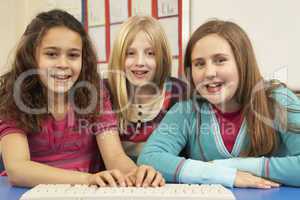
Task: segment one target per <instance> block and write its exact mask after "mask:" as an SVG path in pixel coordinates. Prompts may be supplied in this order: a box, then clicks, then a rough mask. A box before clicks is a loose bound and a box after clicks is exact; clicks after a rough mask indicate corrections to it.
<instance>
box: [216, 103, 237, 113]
mask: <svg viewBox="0 0 300 200" xmlns="http://www.w3.org/2000/svg"><path fill="white" fill-rule="evenodd" d="M214 106H215V107H216V108H217V109H218V110H220V111H221V112H222V113H232V112H236V111H238V110H240V109H241V105H240V104H239V103H237V102H235V101H234V102H230V103H220V104H214Z"/></svg>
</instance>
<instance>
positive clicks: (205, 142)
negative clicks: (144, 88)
mask: <svg viewBox="0 0 300 200" xmlns="http://www.w3.org/2000/svg"><path fill="white" fill-rule="evenodd" d="M272 97H273V98H274V99H275V100H276V101H277V102H278V103H279V104H280V105H281V106H283V107H284V108H289V109H292V110H294V112H288V114H287V115H288V116H287V121H288V124H290V125H291V126H293V127H300V100H299V99H298V98H297V96H296V95H295V94H294V93H293V92H292V91H290V90H289V89H287V88H285V87H280V88H277V89H275V90H274V91H273V92H272ZM195 105H196V106H200V105H199V104H194V105H193V102H192V101H191V100H190V101H185V102H181V103H177V104H176V105H174V106H173V107H172V109H170V110H169V112H168V113H167V114H166V116H165V118H164V119H163V120H162V121H161V123H160V125H159V127H158V128H157V129H156V130H155V131H154V133H153V134H152V135H151V136H150V138H149V139H148V141H147V143H146V145H145V146H144V149H143V151H142V153H141V154H140V156H139V159H138V164H148V165H152V166H153V167H154V168H155V169H157V170H158V171H160V172H161V173H162V175H163V176H164V178H165V179H166V181H167V182H182V183H219V184H223V185H225V186H227V187H233V184H234V180H235V176H236V170H237V169H238V170H242V171H247V172H250V173H252V174H255V175H257V176H261V177H265V178H268V179H271V180H274V181H277V182H279V183H282V184H286V185H292V186H300V133H299V132H292V131H290V130H283V129H282V128H281V126H280V124H279V122H278V121H279V120H275V121H274V123H273V125H274V126H275V127H276V130H277V133H278V134H279V138H280V146H279V149H278V150H277V152H276V153H274V154H273V155H272V156H271V157H257V158H240V157H239V155H240V153H241V152H242V151H243V150H245V149H246V148H247V146H248V145H249V136H248V135H247V131H246V130H247V123H246V121H245V120H244V121H243V123H242V126H241V128H240V130H239V133H238V136H237V138H236V141H235V144H234V146H233V150H232V152H228V151H227V149H226V147H225V145H224V143H223V140H222V136H221V133H220V130H219V124H218V121H217V119H216V116H215V114H214V112H213V110H212V107H211V105H210V104H209V103H207V102H204V103H202V104H201V106H200V112H199V111H198V112H197V111H196V109H195ZM297 111H298V112H297ZM279 117H280V115H278V116H277V117H276V118H277V119H278V118H279ZM199 119H201V121H200V120H199ZM182 150H184V151H185V155H187V157H188V159H186V158H184V157H181V156H179V155H180V152H182ZM207 161H213V163H209V162H207Z"/></svg>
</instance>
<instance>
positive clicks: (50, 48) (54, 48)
mask: <svg viewBox="0 0 300 200" xmlns="http://www.w3.org/2000/svg"><path fill="white" fill-rule="evenodd" d="M43 49H44V50H60V49H61V48H57V47H52V46H49V47H45V48H43ZM68 51H78V52H81V49H78V48H71V49H68Z"/></svg>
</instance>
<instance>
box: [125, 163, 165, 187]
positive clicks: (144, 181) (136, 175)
mask: <svg viewBox="0 0 300 200" xmlns="http://www.w3.org/2000/svg"><path fill="white" fill-rule="evenodd" d="M126 179H127V180H126V183H127V185H129V186H130V182H131V183H133V184H134V185H135V186H137V187H141V186H142V187H148V186H152V187H158V186H164V185H165V179H164V178H163V177H162V175H161V174H160V173H159V172H158V171H156V170H155V169H154V168H153V167H151V166H147V165H141V166H138V167H137V168H135V169H134V170H133V171H132V172H130V173H129V174H127V175H126ZM128 179H129V180H130V182H128Z"/></svg>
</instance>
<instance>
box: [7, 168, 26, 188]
mask: <svg viewBox="0 0 300 200" xmlns="http://www.w3.org/2000/svg"><path fill="white" fill-rule="evenodd" d="M6 173H7V177H8V181H9V183H10V184H11V185H12V186H24V185H23V184H22V182H24V177H22V176H21V174H24V173H26V172H24V171H23V170H21V169H20V168H18V167H6Z"/></svg>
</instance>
